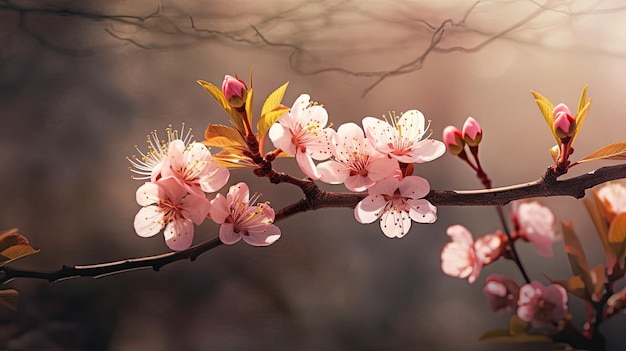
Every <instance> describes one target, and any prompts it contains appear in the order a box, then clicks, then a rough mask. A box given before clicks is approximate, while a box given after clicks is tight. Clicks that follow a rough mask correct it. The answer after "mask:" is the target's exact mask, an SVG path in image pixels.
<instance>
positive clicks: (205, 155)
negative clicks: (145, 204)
mask: <svg viewBox="0 0 626 351" xmlns="http://www.w3.org/2000/svg"><path fill="white" fill-rule="evenodd" d="M161 174H162V176H163V177H174V178H176V180H178V181H179V182H180V183H181V184H182V185H184V186H185V187H186V189H187V191H188V192H190V193H195V194H198V195H201V194H202V193H203V192H215V191H218V190H219V189H221V188H222V187H223V186H224V185H226V183H227V182H228V178H229V177H230V172H229V171H228V169H227V168H226V167H221V166H219V165H218V163H217V161H214V160H213V159H212V156H211V152H210V151H209V149H208V148H207V147H206V146H205V145H204V144H202V143H198V142H192V143H190V144H189V145H188V146H186V145H185V143H184V142H183V141H182V140H173V141H171V142H170V144H169V147H168V151H167V157H166V158H165V161H164V163H163V169H162V171H161Z"/></svg>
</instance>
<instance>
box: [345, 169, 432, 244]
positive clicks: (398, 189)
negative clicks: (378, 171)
mask: <svg viewBox="0 0 626 351" xmlns="http://www.w3.org/2000/svg"><path fill="white" fill-rule="evenodd" d="M429 192H430V185H429V184H428V181H427V180H426V179H424V178H421V177H417V176H409V177H405V178H403V179H402V180H398V179H397V178H385V179H383V180H381V181H379V182H377V183H376V184H374V185H373V186H372V187H370V188H369V189H368V194H369V195H368V196H367V197H365V198H364V199H363V200H361V201H360V202H359V203H358V204H357V205H356V207H355V208H354V217H355V218H356V220H357V221H359V222H360V223H372V222H373V221H375V220H376V219H378V218H380V219H381V220H380V227H381V229H382V231H383V233H384V234H385V235H386V236H387V237H390V238H401V237H403V236H404V235H405V234H406V233H408V232H409V229H411V219H412V220H414V221H416V222H420V223H432V222H434V221H435V220H436V219H437V213H436V211H437V209H436V207H435V206H433V205H432V204H431V203H430V202H428V201H427V200H424V199H422V197H424V196H426V195H427V194H428V193H429Z"/></svg>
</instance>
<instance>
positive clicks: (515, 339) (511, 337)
mask: <svg viewBox="0 0 626 351" xmlns="http://www.w3.org/2000/svg"><path fill="white" fill-rule="evenodd" d="M478 340H481V341H493V342H506V343H522V342H524V343H525V342H549V341H552V339H550V338H549V337H548V336H545V335H537V334H529V333H528V323H526V322H524V321H522V320H520V319H519V318H518V317H517V316H516V315H513V316H511V319H510V320H509V329H494V330H490V331H487V332H485V333H483V334H482V335H481V336H480V337H479V338H478Z"/></svg>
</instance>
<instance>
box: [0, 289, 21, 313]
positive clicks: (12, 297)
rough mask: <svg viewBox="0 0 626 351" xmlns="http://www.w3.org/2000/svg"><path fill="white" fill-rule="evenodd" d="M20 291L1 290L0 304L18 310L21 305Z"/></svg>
mask: <svg viewBox="0 0 626 351" xmlns="http://www.w3.org/2000/svg"><path fill="white" fill-rule="evenodd" d="M19 301H20V293H19V292H17V290H13V289H5V290H0V305H2V306H4V307H7V308H9V309H12V310H13V311H17V308H18V307H19Z"/></svg>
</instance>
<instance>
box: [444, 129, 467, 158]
mask: <svg viewBox="0 0 626 351" xmlns="http://www.w3.org/2000/svg"><path fill="white" fill-rule="evenodd" d="M443 143H444V144H446V147H447V148H448V151H449V152H450V153H451V154H453V155H455V156H456V155H459V154H460V153H461V152H463V150H464V148H465V140H463V134H462V132H461V131H460V130H459V129H458V128H457V127H455V126H447V127H445V128H444V129H443Z"/></svg>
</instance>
